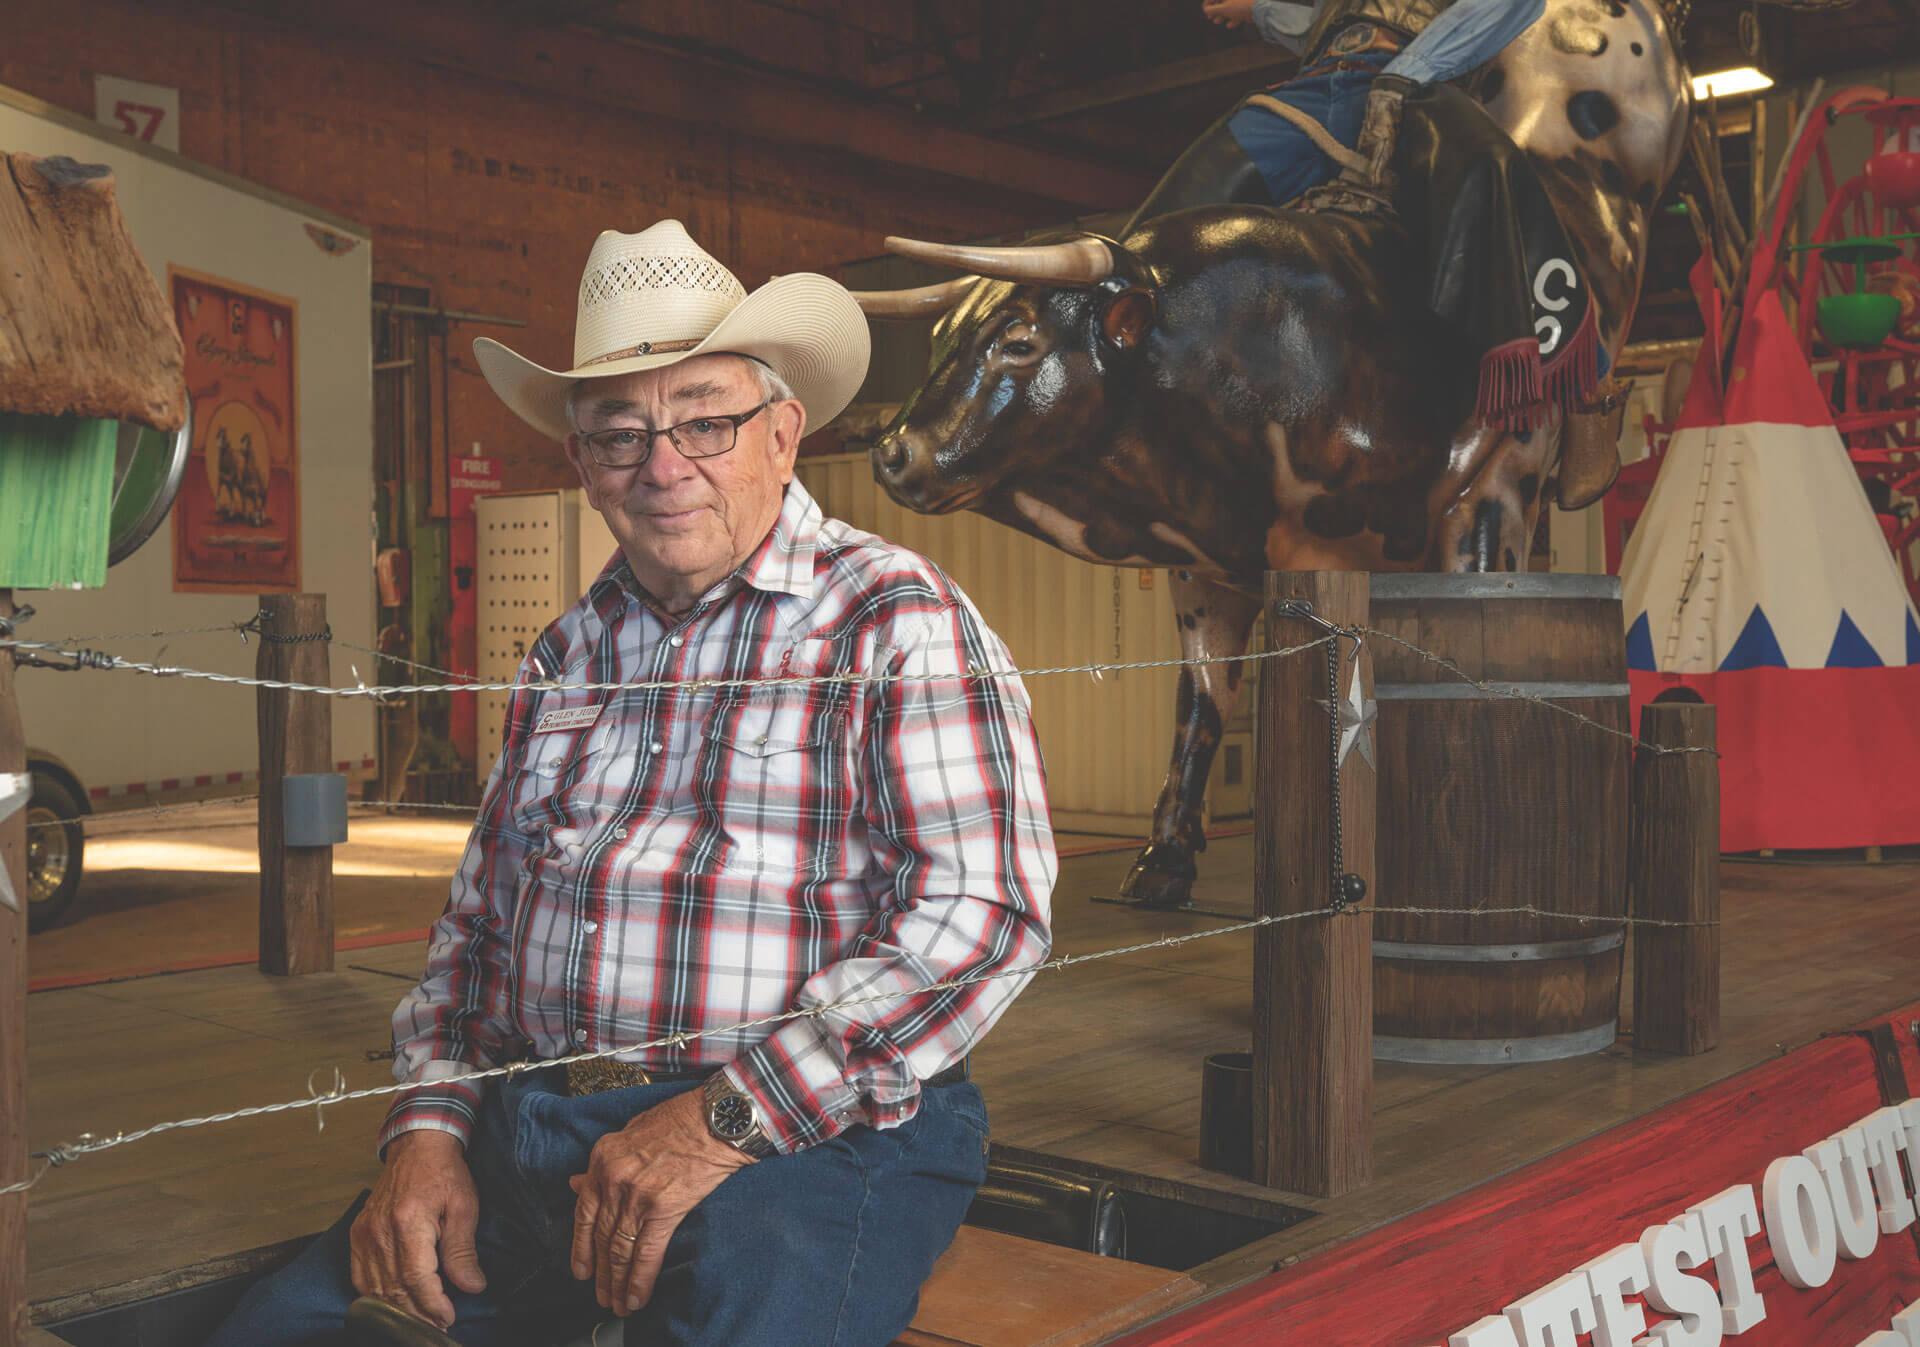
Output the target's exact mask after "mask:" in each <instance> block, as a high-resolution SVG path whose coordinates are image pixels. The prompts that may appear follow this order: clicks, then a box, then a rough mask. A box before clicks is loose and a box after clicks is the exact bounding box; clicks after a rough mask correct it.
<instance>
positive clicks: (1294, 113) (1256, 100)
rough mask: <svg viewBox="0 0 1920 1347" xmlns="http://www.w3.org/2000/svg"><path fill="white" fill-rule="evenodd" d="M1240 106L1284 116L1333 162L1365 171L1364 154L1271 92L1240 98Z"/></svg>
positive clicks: (1355, 170) (1360, 171) (1358, 171)
mask: <svg viewBox="0 0 1920 1347" xmlns="http://www.w3.org/2000/svg"><path fill="white" fill-rule="evenodd" d="M1242 106H1243V107H1255V108H1264V109H1265V110H1266V111H1268V112H1271V113H1274V114H1275V115H1277V116H1280V117H1284V118H1285V119H1286V120H1288V121H1290V122H1292V123H1293V124H1294V125H1295V126H1297V127H1299V128H1300V130H1302V131H1303V132H1305V133H1306V137H1307V139H1308V140H1311V141H1312V142H1313V145H1314V148H1315V149H1317V150H1319V151H1320V153H1322V154H1324V155H1326V156H1327V158H1329V159H1331V160H1333V162H1334V163H1336V164H1338V165H1340V167H1342V168H1344V169H1346V170H1347V171H1348V172H1350V173H1364V172H1366V169H1367V160H1366V157H1365V156H1364V155H1360V154H1356V153H1355V152H1354V151H1352V150H1350V149H1348V148H1347V147H1346V146H1345V145H1342V144H1341V143H1340V142H1339V141H1337V140H1335V139H1334V138H1333V132H1331V131H1329V130H1327V128H1326V127H1324V126H1322V125H1321V124H1320V123H1319V122H1317V121H1315V120H1314V119H1313V118H1312V117H1309V116H1308V115H1307V114H1306V113H1304V112H1302V111H1300V109H1299V108H1296V107H1292V106H1290V105H1288V104H1286V103H1282V102H1281V101H1280V100H1279V99H1277V98H1275V97H1273V96H1272V95H1271V94H1254V95H1252V96H1251V97H1248V98H1246V99H1244V100H1242Z"/></svg>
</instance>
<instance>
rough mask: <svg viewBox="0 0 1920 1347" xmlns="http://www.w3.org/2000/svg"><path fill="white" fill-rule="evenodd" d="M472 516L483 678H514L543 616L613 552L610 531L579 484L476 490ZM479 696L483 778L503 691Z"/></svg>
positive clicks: (578, 590)
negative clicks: (563, 487)
mask: <svg viewBox="0 0 1920 1347" xmlns="http://www.w3.org/2000/svg"><path fill="white" fill-rule="evenodd" d="M473 519H474V541H475V544H476V546H477V548H478V551H479V562H480V566H479V576H478V578H477V580H476V582H475V583H476V589H475V596H474V597H475V599H476V601H477V605H478V609H479V647H480V649H479V654H480V671H479V672H480V681H481V682H483V683H511V682H512V681H513V678H514V675H515V674H517V673H518V672H519V671H520V662H521V661H522V660H523V659H525V658H526V655H527V651H528V650H530V649H531V648H532V647H533V643H534V642H535V641H536V640H538V639H539V637H540V633H541V632H542V631H545V630H546V627H547V624H548V623H549V622H551V621H553V620H554V619H555V618H556V617H558V616H560V614H562V613H564V612H565V611H566V610H567V609H568V608H570V607H572V606H573V604H574V602H575V601H576V600H577V599H579V597H580V596H581V595H582V594H583V593H585V592H586V587H587V586H588V585H589V584H591V583H593V579H594V577H595V576H596V575H598V574H599V573H600V568H601V567H602V566H604V565H605V564H606V562H607V559H608V558H609V557H611V556H612V555H613V552H614V548H615V543H614V540H613V534H612V533H611V532H609V531H608V529H607V526H606V522H605V521H604V520H602V519H601V518H600V516H599V515H598V514H597V513H595V512H594V510H593V508H592V507H591V506H590V505H588V504H587V503H586V493H585V492H582V491H579V490H577V489H575V490H568V491H528V492H513V493H503V494H499V495H492V496H481V497H480V498H479V499H477V500H475V501H474V503H473ZM479 696H480V725H479V730H480V752H479V755H478V758H479V764H478V765H479V775H480V778H481V780H483V781H484V780H485V779H486V776H487V773H488V772H490V771H491V770H492V769H493V762H494V759H495V758H497V757H499V756H500V740H501V734H502V730H503V728H504V724H505V720H506V714H507V694H506V693H504V692H482V693H480V694H479Z"/></svg>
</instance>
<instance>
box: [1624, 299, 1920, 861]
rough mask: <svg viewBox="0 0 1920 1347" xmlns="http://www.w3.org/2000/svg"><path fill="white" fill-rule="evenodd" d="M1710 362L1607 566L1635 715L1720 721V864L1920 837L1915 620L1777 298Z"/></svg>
mask: <svg viewBox="0 0 1920 1347" xmlns="http://www.w3.org/2000/svg"><path fill="white" fill-rule="evenodd" d="M1698 288H1699V287H1698V285H1696V289H1698ZM1703 298H1705V296H1703ZM1703 307H1709V308H1714V307H1717V305H1712V304H1708V305H1703ZM1715 317H1717V315H1711V314H1710V315H1709V323H1710V327H1709V331H1710V332H1711V331H1712V330H1713V319H1714V318H1715ZM1704 354H1705V353H1703V355H1704ZM1718 363H1719V362H1718V361H1717V360H1714V359H1708V358H1703V359H1702V360H1701V361H1700V363H1699V364H1698V366H1697V367H1696V369H1695V373H1694V378H1693V382H1692V384H1691V385H1690V387H1689V389H1688V393H1687V400H1686V405H1685V407H1684V409H1683V410H1682V412H1681V415H1680V420H1679V423H1678V425H1677V427H1676V429H1675V431H1674V434H1673V438H1672V441H1671V443H1670V445H1669V447H1668V449H1667V453H1666V458H1665V460H1664V462H1663V463H1662V464H1661V467H1660V475H1659V477H1658V479H1657V480H1656V482H1655V484H1654V488H1653V493H1652V495H1651V496H1650V497H1649V498H1648V500H1647V505H1646V510H1645V511H1644V513H1643V514H1642V515H1641V516H1640V520H1639V523H1638V524H1637V526H1636V527H1635V529H1634V533H1633V536H1632V538H1631V539H1630V540H1629V541H1628V544H1627V550H1626V555H1625V557H1624V559H1623V561H1622V564H1621V568H1620V576H1621V586H1622V591H1623V597H1624V600H1625V610H1626V617H1627V665H1628V668H1629V671H1630V673H1629V677H1630V678H1631V681H1632V684H1633V700H1634V703H1635V705H1636V706H1638V705H1642V704H1644V703H1646V702H1648V701H1650V700H1652V699H1653V698H1654V697H1656V696H1658V695H1659V694H1660V693H1662V692H1666V691H1669V690H1671V689H1673V688H1676V687H1685V688H1690V689H1692V690H1693V691H1694V692H1696V693H1698V694H1699V695H1700V696H1701V697H1702V698H1704V699H1705V700H1707V701H1709V702H1712V703H1713V704H1714V705H1716V706H1717V707H1718V708H1719V739H1720V752H1721V759H1720V783H1721V808H1720V840H1721V849H1722V850H1723V851H1751V850H1757V849H1762V848H1802V847H1805V848H1833V847H1859V846H1876V845H1894V844H1902V843H1912V842H1920V789H1916V787H1915V785H1914V771H1915V769H1916V766H1920V617H1916V614H1915V611H1914V607H1913V604H1912V602H1911V600H1910V599H1909V598H1908V595H1907V591H1906V587H1905V585H1904V584H1903V583H1902V580H1901V576H1900V568H1899V565H1898V563H1897V562H1896V561H1895V559H1894V557H1893V554H1892V553H1891V552H1890V551H1889V550H1888V548H1887V546H1886V543H1885V541H1884V539H1883V537H1882V535H1881V532H1880V529H1879V526H1878V525H1877V523H1876V522H1875V520H1874V516H1873V509H1872V507H1871V506H1870V505H1869V504H1868V503H1867V498H1866V493H1865V492H1864V491H1863V490H1862V489H1861V486H1860V481H1859V478H1858V476H1857V475H1856V474H1855V472H1854V469H1853V465H1852V463H1851V462H1850V461H1849V459H1848V456H1847V450H1846V446H1845V445H1844V444H1843V443H1842V442H1841V439H1840V434H1839V432H1838V431H1837V430H1836V429H1835V428H1834V423H1833V417H1832V414H1831V412H1830V411H1829V409H1828V406H1827V400H1826V398H1825V397H1823V396H1822V394H1821V392H1820V388H1819V386H1818V384H1817V383H1815V381H1814V378H1813V374H1812V371H1811V370H1810V369H1809V368H1808V366H1807V362H1806V358H1805V356H1804V355H1803V354H1802V352H1801V350H1800V347H1799V345H1798V343H1797V341H1796V339H1795V336H1794V332H1793V328H1792V325H1791V324H1790V323H1789V322H1788V320H1787V317H1786V315H1785V313H1784V312H1783V311H1782V309H1781V306H1780V301H1779V297H1778V295H1777V293H1776V292H1775V291H1774V290H1773V289H1771V288H1769V289H1766V290H1765V291H1764V292H1761V293H1757V294H1755V293H1752V292H1750V293H1749V296H1748V304H1747V310H1746V312H1745V314H1744V315H1743V316H1742V319H1741V321H1740V327H1739V336H1738V340H1737V341H1736V343H1735V351H1734V359H1733V362H1732V369H1731V374H1730V377H1729V379H1728V383H1727V387H1726V389H1725V391H1724V393H1723V392H1722V391H1721V390H1720V389H1719V388H1718V387H1717V386H1716V384H1717V380H1716V378H1715V377H1714V376H1715V374H1716V373H1717V368H1716V367H1717V366H1718Z"/></svg>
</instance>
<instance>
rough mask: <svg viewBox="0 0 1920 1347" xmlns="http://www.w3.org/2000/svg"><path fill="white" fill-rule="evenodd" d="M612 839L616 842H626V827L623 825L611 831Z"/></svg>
mask: <svg viewBox="0 0 1920 1347" xmlns="http://www.w3.org/2000/svg"><path fill="white" fill-rule="evenodd" d="M613 837H614V840H615V841H616V842H624V841H626V840H627V828H626V825H625V824H621V825H620V826H619V827H618V828H615V829H614V830H613Z"/></svg>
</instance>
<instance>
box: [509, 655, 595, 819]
mask: <svg viewBox="0 0 1920 1347" xmlns="http://www.w3.org/2000/svg"><path fill="white" fill-rule="evenodd" d="M605 697H606V694H605V693H598V692H584V691H578V690H572V689H566V688H556V689H553V690H552V691H548V692H543V693H542V694H541V695H540V700H539V701H538V702H537V703H536V704H535V706H534V709H533V717H532V728H531V729H530V731H529V732H528V734H527V739H526V743H525V744H524V745H522V746H521V748H520V751H519V755H518V759H517V761H516V762H515V763H514V764H513V770H512V775H511V779H510V783H509V786H510V789H511V791H512V796H511V799H512V803H513V810H514V815H515V817H516V819H517V820H518V821H520V822H521V823H523V824H524V823H530V822H547V823H552V822H557V821H559V820H560V819H561V817H562V816H563V815H564V813H565V809H564V804H565V801H566V797H567V795H568V793H569V792H570V791H571V790H572V789H573V788H574V786H575V785H576V784H577V783H578V782H579V781H580V779H581V776H582V773H583V771H584V770H585V768H586V763H587V759H588V758H589V757H591V756H592V754H593V753H594V751H595V733H596V730H597V729H598V727H599V722H600V720H601V718H602V717H603V716H604V715H605V713H606V701H605ZM542 724H545V725H547V726H548V728H546V729H544V730H543V729H541V728H540V726H541V725H542ZM602 737H604V736H602Z"/></svg>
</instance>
